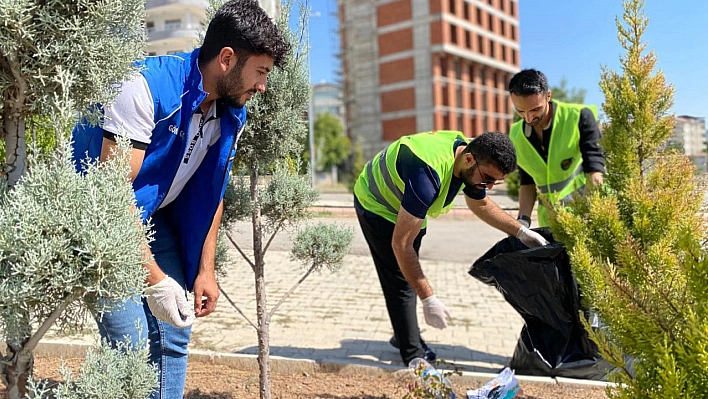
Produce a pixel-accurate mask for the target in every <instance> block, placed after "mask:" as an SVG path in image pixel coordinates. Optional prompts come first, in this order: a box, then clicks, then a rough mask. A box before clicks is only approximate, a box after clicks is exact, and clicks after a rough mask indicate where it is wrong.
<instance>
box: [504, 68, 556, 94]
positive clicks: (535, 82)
mask: <svg viewBox="0 0 708 399" xmlns="http://www.w3.org/2000/svg"><path fill="white" fill-rule="evenodd" d="M509 93H511V94H516V95H517V96H521V97H526V96H530V95H533V94H546V93H548V79H546V75H544V74H543V72H541V71H537V70H535V69H524V70H523V71H521V72H519V73H517V74H516V75H514V76H512V77H511V80H509Z"/></svg>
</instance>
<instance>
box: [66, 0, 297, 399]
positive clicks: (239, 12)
mask: <svg viewBox="0 0 708 399" xmlns="http://www.w3.org/2000/svg"><path fill="white" fill-rule="evenodd" d="M289 51H290V45H289V44H288V43H287V42H286V41H285V39H284V37H283V35H282V33H281V32H280V31H279V29H278V28H277V27H276V25H275V23H274V22H273V21H272V20H271V19H270V18H269V17H268V15H267V14H266V13H265V11H264V10H263V9H261V8H260V6H259V5H258V2H257V1H256V0H232V1H230V2H228V3H226V4H224V5H223V6H222V7H221V8H220V9H219V10H218V11H217V13H216V15H215V16H214V18H213V20H212V21H211V22H210V24H209V27H208V28H207V32H206V36H205V38H204V44H203V45H202V47H201V48H198V49H196V50H194V51H192V52H191V53H180V54H173V55H168V56H157V57H147V58H146V59H145V60H144V61H142V62H141V63H140V65H139V66H140V67H141V68H140V74H138V75H137V76H135V77H134V78H132V79H130V80H128V81H125V82H123V83H122V85H121V88H120V94H119V95H118V97H117V99H116V101H115V103H113V104H109V105H106V106H105V107H104V108H103V111H104V116H105V119H104V123H103V126H90V125H88V124H85V123H81V124H79V125H77V126H76V128H75V129H74V132H73V140H74V158H75V159H76V160H78V159H83V158H84V157H85V156H86V155H88V156H89V157H92V158H94V159H99V160H101V161H103V160H105V159H106V158H107V157H109V156H110V154H111V153H112V151H114V150H115V149H116V136H124V137H127V138H128V139H130V142H131V145H132V151H131V154H132V158H131V169H132V172H131V174H130V179H131V180H132V182H133V188H134V191H135V197H136V200H137V205H138V206H139V207H142V211H143V214H142V217H143V220H144V221H146V220H148V219H151V223H152V224H153V231H154V241H153V242H151V243H150V248H149V252H150V255H151V257H150V260H149V261H147V262H146V264H145V267H146V268H147V270H148V277H147V285H148V288H147V289H146V290H145V298H143V300H142V304H139V303H138V302H139V301H138V302H133V301H128V302H127V304H126V305H125V307H122V308H121V307H117V308H116V309H115V310H114V311H112V312H110V313H106V314H103V315H100V317H98V320H99V322H98V324H99V330H100V332H101V335H102V337H103V338H105V339H107V340H109V341H110V342H112V343H115V342H117V341H121V340H123V339H124V337H126V336H127V337H129V339H130V341H131V342H132V343H133V344H134V345H135V344H137V343H138V342H141V341H142V342H145V341H148V342H149V351H150V360H151V361H152V362H153V363H154V364H155V365H156V366H157V368H158V371H159V382H160V388H159V391H157V392H155V393H154V395H153V397H154V398H163V399H164V398H169V399H172V398H182V397H183V391H184V382H185V377H186V369H187V345H188V343H189V340H190V333H191V329H190V326H191V324H192V322H193V320H194V317H204V316H206V315H208V314H210V313H211V312H213V311H214V309H215V308H216V301H217V299H218V298H219V289H218V287H217V284H216V277H215V274H214V258H215V251H216V237H217V232H218V228H219V224H220V221H221V215H222V212H223V203H222V199H223V195H224V191H225V188H226V184H227V182H228V177H229V174H228V172H229V170H230V168H231V164H232V162H233V159H234V156H235V154H236V143H237V141H238V138H239V136H240V134H241V132H242V131H243V128H244V126H245V123H246V107H245V103H246V102H247V101H248V100H249V99H250V98H251V96H253V95H254V94H255V93H257V92H261V93H262V92H264V91H265V89H266V79H267V76H268V73H269V72H270V71H271V70H272V69H273V67H274V66H277V67H281V68H282V67H283V66H284V64H285V59H286V56H287V53H288V52H289ZM77 164H78V162H77ZM188 290H191V291H193V292H194V303H189V301H188V300H187V297H186V293H187V291H188ZM136 323H139V325H141V326H142V331H139V329H138V328H136ZM145 330H146V331H145ZM146 338H149V340H146Z"/></svg>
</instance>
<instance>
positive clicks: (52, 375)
mask: <svg viewBox="0 0 708 399" xmlns="http://www.w3.org/2000/svg"><path fill="white" fill-rule="evenodd" d="M65 361H67V364H68V365H69V366H71V367H76V366H78V365H79V364H80V363H81V361H82V359H78V358H75V359H65ZM59 365H60V360H59V359H58V358H53V357H39V358H37V359H36V360H35V377H37V378H48V379H53V380H56V379H57V378H59V373H58V369H59ZM412 381H413V380H411V379H410V378H408V377H404V376H401V375H400V374H398V375H396V374H391V375H386V376H382V377H371V376H359V375H343V374H341V375H340V374H324V373H315V374H308V373H299V374H293V375H284V374H273V381H272V390H271V392H272V394H273V398H274V399H333V398H342V399H393V398H403V397H404V396H405V395H406V392H407V390H406V387H407V386H408V384H410V383H411V382H412ZM455 388H456V391H457V395H458V396H457V397H458V398H459V399H466V391H467V389H473V388H477V387H455ZM522 389H523V392H522V393H521V394H520V395H519V394H517V395H516V396H515V398H518V399H570V398H573V399H574V398H579V399H580V398H583V399H606V398H607V396H606V395H605V392H604V389H603V388H597V387H591V388H576V387H567V386H552V385H530V384H522ZM185 392H186V393H185V398H187V399H236V398H239V399H240V398H246V399H248V398H258V373H256V372H253V371H243V370H238V369H235V368H232V367H229V366H221V365H213V364H205V363H198V362H193V363H190V365H189V370H188V375H187V386H186V389H185ZM0 394H2V391H0Z"/></svg>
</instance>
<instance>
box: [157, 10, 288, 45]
mask: <svg viewBox="0 0 708 399" xmlns="http://www.w3.org/2000/svg"><path fill="white" fill-rule="evenodd" d="M258 2H259V3H260V5H261V7H263V8H264V9H265V10H266V12H267V13H268V15H270V16H271V17H272V18H276V17H277V16H278V15H279V14H280V0H259V1H258ZM207 7H209V1H208V0H148V1H147V2H146V3H145V29H146V30H147V34H148V44H147V48H146V49H145V52H146V53H147V54H148V55H158V54H172V53H179V52H182V51H191V50H192V49H194V47H196V46H197V44H198V40H199V32H200V31H201V30H203V29H204V27H205V26H204V25H205V20H206V9H207Z"/></svg>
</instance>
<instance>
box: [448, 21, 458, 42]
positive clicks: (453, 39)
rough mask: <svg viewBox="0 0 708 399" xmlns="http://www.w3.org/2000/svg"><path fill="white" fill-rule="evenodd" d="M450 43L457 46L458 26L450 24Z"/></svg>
mask: <svg viewBox="0 0 708 399" xmlns="http://www.w3.org/2000/svg"><path fill="white" fill-rule="evenodd" d="M450 42H452V44H457V26H455V25H452V24H450Z"/></svg>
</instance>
